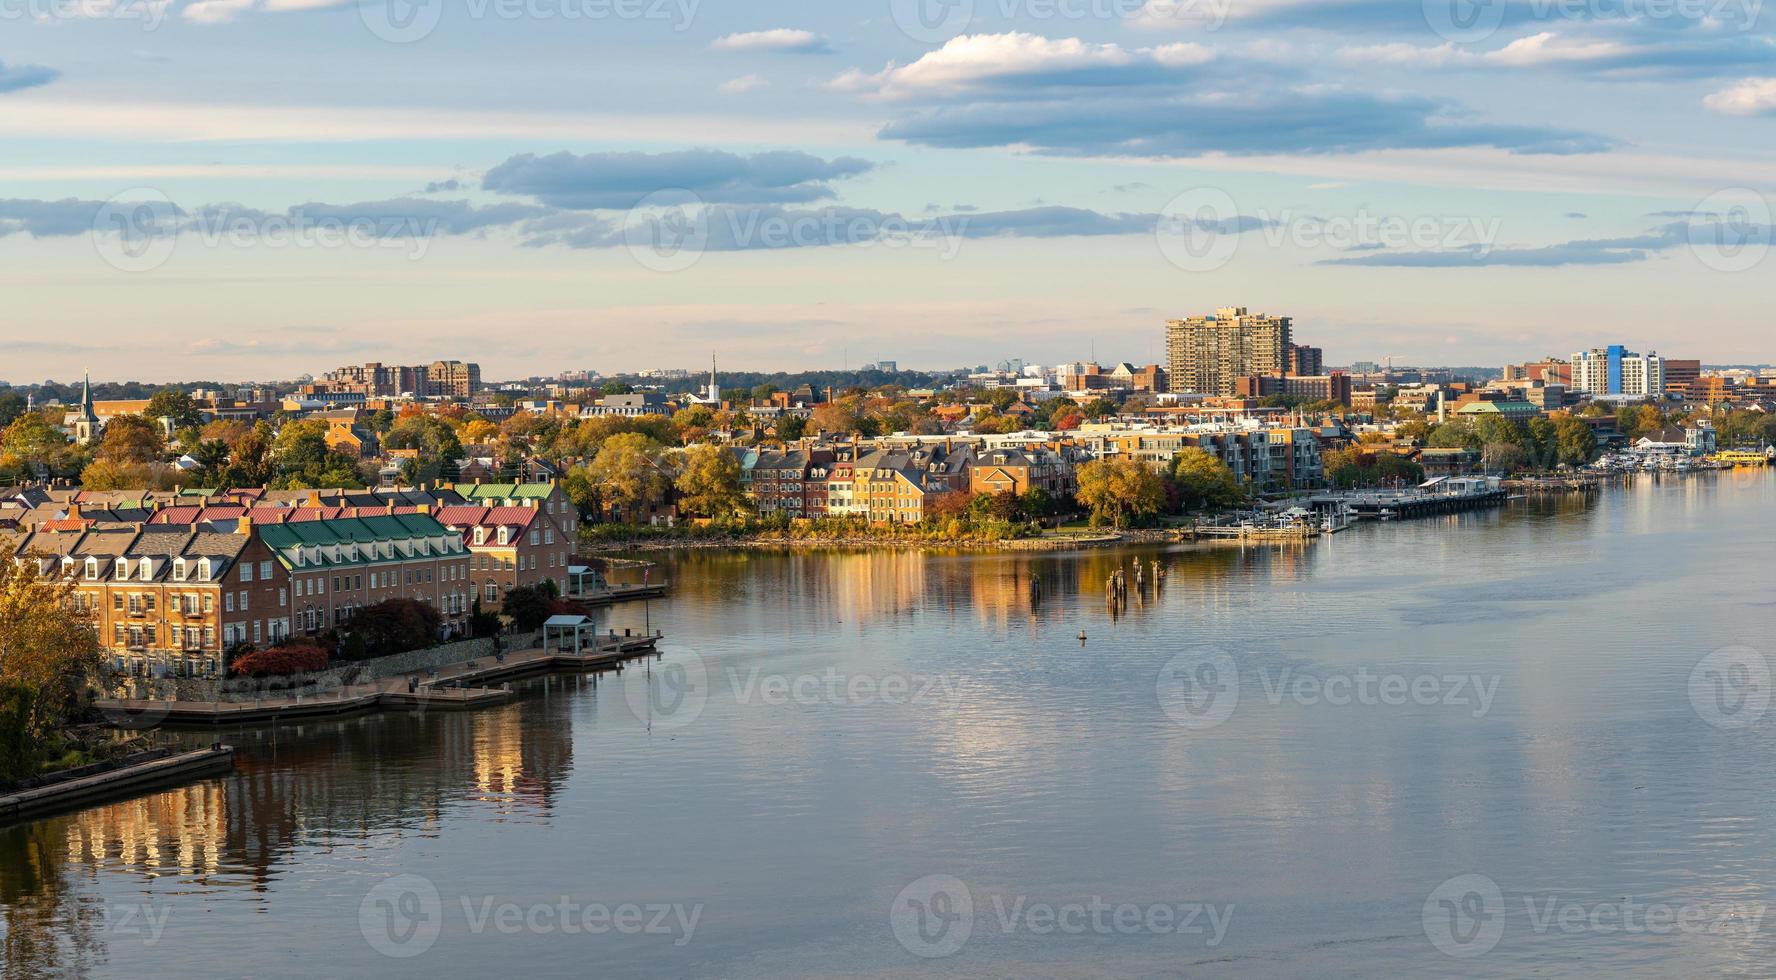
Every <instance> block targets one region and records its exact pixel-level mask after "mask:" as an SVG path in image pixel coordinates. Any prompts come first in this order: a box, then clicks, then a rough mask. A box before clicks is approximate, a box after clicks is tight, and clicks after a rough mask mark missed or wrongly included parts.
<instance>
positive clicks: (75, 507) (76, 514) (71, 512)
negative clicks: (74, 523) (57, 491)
mask: <svg viewBox="0 0 1776 980" xmlns="http://www.w3.org/2000/svg"><path fill="white" fill-rule="evenodd" d="M68 517H69V519H70V520H79V519H80V504H79V503H72V504H69V505H68Z"/></svg>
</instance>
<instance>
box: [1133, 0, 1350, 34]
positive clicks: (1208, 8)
mask: <svg viewBox="0 0 1776 980" xmlns="http://www.w3.org/2000/svg"><path fill="white" fill-rule="evenodd" d="M1319 2H1322V0H1147V2H1146V3H1143V4H1142V5H1141V9H1140V10H1137V11H1135V12H1134V13H1133V14H1131V15H1130V16H1129V17H1128V18H1127V21H1126V22H1127V23H1128V24H1129V25H1131V26H1133V27H1138V28H1142V29H1145V30H1152V31H1171V30H1179V29H1183V28H1192V27H1194V28H1206V29H1208V30H1215V29H1216V28H1219V27H1220V26H1221V25H1223V24H1225V23H1227V22H1228V21H1230V20H1238V19H1240V18H1243V17H1254V16H1259V15H1262V14H1268V13H1273V12H1275V11H1278V10H1288V9H1290V8H1296V7H1309V6H1312V5H1314V4H1315V3H1319Z"/></svg>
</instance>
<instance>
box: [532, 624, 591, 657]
mask: <svg viewBox="0 0 1776 980" xmlns="http://www.w3.org/2000/svg"><path fill="white" fill-rule="evenodd" d="M582 633H592V634H593V638H594V640H596V638H597V633H596V632H595V631H594V630H593V629H592V617H590V616H570V615H561V616H550V617H549V618H548V619H547V620H545V621H544V622H543V649H544V650H549V649H556V650H562V651H566V650H570V649H571V650H572V651H573V652H574V653H579V652H580V635H581V634H582ZM569 636H571V637H573V646H571V647H569V646H568V642H567V638H568V637H569ZM551 637H558V638H559V640H558V642H557V643H555V644H554V645H553V646H551V644H550V642H549V640H550V638H551Z"/></svg>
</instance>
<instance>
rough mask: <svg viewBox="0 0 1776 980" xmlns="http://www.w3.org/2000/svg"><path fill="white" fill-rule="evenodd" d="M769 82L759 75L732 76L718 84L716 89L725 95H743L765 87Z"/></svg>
mask: <svg viewBox="0 0 1776 980" xmlns="http://www.w3.org/2000/svg"><path fill="white" fill-rule="evenodd" d="M769 84H771V83H770V82H767V81H765V80H764V79H763V78H761V77H759V76H758V75H741V76H740V77H739V78H730V79H728V80H727V81H725V82H723V83H721V84H720V85H717V86H716V91H718V92H720V93H722V94H723V95H741V94H744V93H746V92H751V91H753V90H755V89H761V88H764V87H765V86H767V85H769Z"/></svg>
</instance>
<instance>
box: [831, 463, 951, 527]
mask: <svg viewBox="0 0 1776 980" xmlns="http://www.w3.org/2000/svg"><path fill="white" fill-rule="evenodd" d="M973 459H974V454H973V448H972V447H969V446H964V447H961V448H959V449H954V448H952V447H950V446H947V445H945V446H927V447H917V448H912V449H892V450H887V449H884V450H877V451H876V452H872V453H868V454H866V455H864V456H862V457H861V458H859V459H857V460H856V461H855V462H854V463H853V464H852V466H851V474H852V489H851V509H852V510H853V512H855V511H857V510H858V509H859V508H860V507H861V509H862V512H863V516H865V517H867V518H868V519H869V520H870V522H871V523H876V524H914V523H917V522H919V521H920V520H922V519H923V518H924V516H925V502H926V500H927V499H928V498H929V497H932V496H935V495H938V494H944V493H950V492H952V491H966V490H967V489H968V476H969V469H970V464H971V463H972V461H973ZM829 509H830V486H829Z"/></svg>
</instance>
